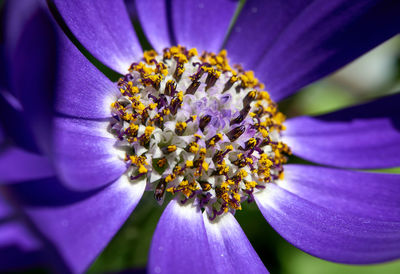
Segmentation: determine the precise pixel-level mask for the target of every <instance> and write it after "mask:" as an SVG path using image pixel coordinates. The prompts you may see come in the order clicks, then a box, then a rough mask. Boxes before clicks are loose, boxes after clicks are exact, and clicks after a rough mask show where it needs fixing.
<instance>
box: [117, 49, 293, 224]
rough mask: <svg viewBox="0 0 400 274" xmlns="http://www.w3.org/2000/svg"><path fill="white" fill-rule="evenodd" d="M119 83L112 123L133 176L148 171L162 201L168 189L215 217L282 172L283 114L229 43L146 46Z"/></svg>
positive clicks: (234, 207)
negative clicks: (208, 47)
mask: <svg viewBox="0 0 400 274" xmlns="http://www.w3.org/2000/svg"><path fill="white" fill-rule="evenodd" d="M117 85H118V88H119V90H120V95H119V97H118V99H117V100H116V101H115V102H113V103H112V104H111V112H112V119H111V122H110V130H111V131H112V133H113V134H114V136H115V137H116V139H117V144H116V145H117V146H118V147H119V148H121V149H123V150H124V151H125V158H124V159H123V160H124V161H125V162H126V164H127V166H128V171H127V172H128V175H129V178H130V180H131V181H132V182H135V181H136V180H143V179H145V180H146V182H147V184H148V189H151V190H152V191H154V197H155V199H156V200H157V201H160V202H162V201H163V199H164V197H165V195H167V193H171V194H172V195H177V198H178V199H180V201H181V202H182V203H186V202H188V201H193V202H194V203H196V204H197V205H199V207H200V208H201V209H202V210H206V212H207V213H208V216H209V218H210V219H214V218H216V217H217V216H218V215H221V214H224V213H226V212H229V211H231V212H234V211H236V210H240V209H242V206H241V205H242V203H243V202H245V201H247V202H251V201H253V195H254V193H255V192H258V191H262V190H263V189H264V188H265V186H266V184H268V183H271V182H274V181H275V180H278V179H282V178H283V176H284V164H285V163H286V162H287V156H288V155H289V154H290V148H289V147H288V146H287V145H286V144H284V143H283V142H282V141H281V131H283V130H285V126H284V125H283V122H284V121H285V116H284V115H283V114H282V113H281V112H279V111H278V107H277V104H276V103H275V102H273V101H272V100H271V98H270V96H269V94H268V92H267V91H265V90H264V85H263V84H262V83H260V82H259V81H258V79H257V78H256V77H255V76H254V73H253V72H252V71H245V70H244V69H243V68H242V67H241V66H240V65H233V66H230V64H229V62H228V58H227V52H226V51H225V50H222V51H221V52H219V53H218V54H215V53H209V52H203V53H201V54H198V52H197V50H196V49H186V48H185V47H183V46H176V47H171V48H166V49H164V51H163V52H162V53H157V52H155V51H154V50H151V51H146V52H145V53H144V55H143V58H142V60H141V61H139V62H135V63H133V64H132V65H131V66H130V68H129V73H127V74H126V75H125V76H124V77H122V78H121V79H119V81H118V83H117ZM168 195H169V194H168Z"/></svg>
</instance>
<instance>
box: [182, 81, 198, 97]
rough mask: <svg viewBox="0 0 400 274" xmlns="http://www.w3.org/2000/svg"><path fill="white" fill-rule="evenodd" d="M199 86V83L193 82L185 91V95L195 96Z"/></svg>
mask: <svg viewBox="0 0 400 274" xmlns="http://www.w3.org/2000/svg"><path fill="white" fill-rule="evenodd" d="M199 86H200V82H199V81H193V82H192V83H191V84H190V86H189V87H188V88H187V89H186V93H185V94H195V93H196V91H197V89H198V88H199Z"/></svg>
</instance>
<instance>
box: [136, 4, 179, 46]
mask: <svg viewBox="0 0 400 274" xmlns="http://www.w3.org/2000/svg"><path fill="white" fill-rule="evenodd" d="M135 5H136V11H137V15H138V17H139V20H140V24H141V26H142V28H143V31H144V33H145V34H146V37H147V39H148V40H149V41H150V43H151V45H152V46H153V47H154V49H155V50H156V51H157V52H162V50H163V49H164V48H166V47H170V46H171V45H172V44H174V43H173V37H171V30H170V24H169V23H168V20H170V19H171V15H170V14H168V11H169V10H168V7H169V5H168V3H167V1H166V0H153V1H147V0H137V1H135Z"/></svg>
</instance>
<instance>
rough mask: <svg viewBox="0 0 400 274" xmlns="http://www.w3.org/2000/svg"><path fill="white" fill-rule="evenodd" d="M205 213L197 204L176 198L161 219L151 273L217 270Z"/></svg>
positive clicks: (157, 229) (155, 238)
mask: <svg viewBox="0 0 400 274" xmlns="http://www.w3.org/2000/svg"><path fill="white" fill-rule="evenodd" d="M211 261H212V257H211V256H210V251H209V247H208V240H207V235H206V231H205V228H204V223H203V217H202V213H201V211H200V210H199V209H198V208H197V206H193V205H192V204H191V203H186V204H185V205H181V204H180V203H179V202H178V201H176V200H172V201H171V202H170V203H169V204H168V206H167V208H166V209H165V210H164V212H163V214H162V216H161V218H160V221H159V222H158V225H157V228H156V231H155V232H154V235H153V240H152V243H151V248H150V255H149V265H148V269H147V270H148V272H149V273H193V274H194V273H213V272H215V271H214V269H213V268H212V267H211V264H210V263H209V262H211Z"/></svg>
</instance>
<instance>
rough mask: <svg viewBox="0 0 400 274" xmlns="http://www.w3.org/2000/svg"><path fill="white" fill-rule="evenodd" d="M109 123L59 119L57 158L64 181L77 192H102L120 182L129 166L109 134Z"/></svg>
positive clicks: (56, 123) (55, 146)
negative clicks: (100, 188)
mask: <svg viewBox="0 0 400 274" xmlns="http://www.w3.org/2000/svg"><path fill="white" fill-rule="evenodd" d="M107 126H108V121H105V122H98V121H90V120H82V119H70V118H60V117H59V118H56V119H55V133H54V158H55V165H56V168H57V170H58V171H59V173H60V177H61V178H62V180H63V181H64V182H65V183H66V184H68V185H69V186H70V187H72V188H74V189H77V190H88V189H93V188H98V187H100V186H104V185H106V184H109V183H111V182H112V181H114V180H116V179H118V178H119V177H120V176H121V175H122V174H123V173H124V172H125V171H126V164H125V162H124V161H123V158H122V156H121V157H119V155H118V151H117V150H116V149H115V148H114V143H115V138H114V137H113V136H112V135H111V134H110V133H108V132H107Z"/></svg>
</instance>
